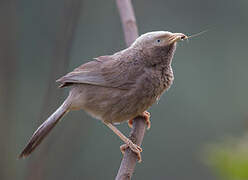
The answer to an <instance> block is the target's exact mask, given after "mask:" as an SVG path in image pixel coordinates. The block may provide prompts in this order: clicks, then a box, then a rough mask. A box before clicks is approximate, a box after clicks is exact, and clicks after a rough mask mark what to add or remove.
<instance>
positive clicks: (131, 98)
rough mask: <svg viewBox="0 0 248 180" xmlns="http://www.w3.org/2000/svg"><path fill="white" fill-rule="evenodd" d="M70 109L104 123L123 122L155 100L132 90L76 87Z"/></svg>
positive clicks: (87, 86)
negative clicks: (83, 111) (78, 110)
mask: <svg viewBox="0 0 248 180" xmlns="http://www.w3.org/2000/svg"><path fill="white" fill-rule="evenodd" d="M71 94H75V96H73V100H72V102H73V103H72V105H71V109H83V110H85V111H86V112H87V113H89V114H90V115H92V116H93V117H95V118H97V119H100V120H103V121H106V122H113V123H115V122H123V121H127V120H129V119H132V118H134V117H136V116H137V115H139V114H141V113H142V112H144V111H145V110H146V109H147V108H148V107H149V106H150V105H151V104H152V103H154V102H155V101H156V98H151V97H150V96H147V95H145V94H143V93H141V92H138V94H137V92H135V91H134V90H120V89H116V88H105V87H100V86H91V85H77V86H75V87H74V88H73V89H72V93H71Z"/></svg>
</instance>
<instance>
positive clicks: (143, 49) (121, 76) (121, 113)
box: [20, 31, 187, 157]
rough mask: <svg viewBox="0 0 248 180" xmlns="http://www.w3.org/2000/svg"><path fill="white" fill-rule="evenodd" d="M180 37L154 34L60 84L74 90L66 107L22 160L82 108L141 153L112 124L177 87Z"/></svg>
mask: <svg viewBox="0 0 248 180" xmlns="http://www.w3.org/2000/svg"><path fill="white" fill-rule="evenodd" d="M186 38H187V36H185V35H184V34H181V33H170V32H167V31H157V32H150V33H146V34H144V35H142V36H140V37H139V38H138V39H137V40H136V41H135V42H134V43H133V44H132V45H131V46H130V47H129V48H127V49H124V50H122V51H120V52H117V53H115V54H113V55H110V56H100V57H98V58H95V59H94V60H93V61H90V62H88V63H86V64H83V65H81V66H79V67H78V68H76V69H74V71H72V72H70V73H68V74H67V75H65V76H63V77H62V78H60V79H58V80H57V81H58V82H60V83H61V86H60V87H67V86H69V87H71V91H70V94H69V96H68V98H67V99H66V101H65V102H64V103H63V105H62V106H61V107H60V108H59V109H58V110H57V111H56V112H55V113H54V114H53V115H52V116H51V117H49V118H48V120H47V121H45V122H44V123H43V124H42V125H41V126H40V127H39V128H38V130H37V131H36V132H35V133H34V135H33V136H32V138H31V140H30V142H29V144H28V145H27V146H26V148H25V149H24V150H23V152H22V153H21V154H20V157H25V156H27V155H29V154H30V153H31V152H32V151H33V150H34V148H35V147H36V146H37V145H39V144H40V142H41V140H42V139H43V138H44V137H45V136H46V135H47V134H48V133H49V132H50V130H51V129H52V128H53V127H54V125H55V124H56V123H57V122H58V119H60V118H61V117H62V116H63V115H64V114H65V112H67V111H69V110H79V109H83V110H85V111H86V112H88V113H89V114H91V115H92V116H93V117H96V118H97V119H100V120H102V121H103V122H104V123H105V124H106V125H107V126H109V127H110V128H111V129H112V130H113V131H114V132H115V133H116V134H117V135H118V136H120V138H121V139H122V140H123V141H124V142H125V143H126V144H127V145H128V146H129V147H130V148H131V149H132V150H133V151H135V152H136V151H137V152H136V153H137V154H138V153H139V152H140V151H141V148H139V147H138V146H137V145H135V144H132V142H130V140H128V139H125V138H126V137H123V136H124V135H123V134H121V133H120V132H119V131H118V130H117V129H116V128H115V127H113V125H112V123H116V122H124V121H127V120H130V119H132V118H134V117H136V116H138V115H142V114H143V113H144V112H145V111H146V110H147V109H148V108H149V107H150V106H151V105H152V104H153V103H154V102H155V101H156V100H158V99H159V97H160V96H161V94H162V93H163V92H164V91H165V90H167V89H168V88H169V87H170V85H171V84H172V82H173V78H174V77H173V72H172V68H171V61H172V58H173V55H174V52H175V49H176V42H177V41H178V40H180V39H186Z"/></svg>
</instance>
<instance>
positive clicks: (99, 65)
mask: <svg viewBox="0 0 248 180" xmlns="http://www.w3.org/2000/svg"><path fill="white" fill-rule="evenodd" d="M130 65H131V68H130ZM127 72H128V73H127ZM141 74H142V69H141V68H140V67H139V66H135V65H133V66H132V61H123V60H119V59H114V57H113V56H100V57H98V58H96V59H95V60H93V61H90V62H88V63H85V64H83V65H81V66H79V67H78V68H76V69H74V70H73V71H72V72H70V73H68V74H66V75H65V76H63V77H61V78H60V79H58V80H57V82H60V83H62V85H61V86H60V87H65V86H69V85H72V84H90V85H95V86H103V87H109V88H119V89H129V88H131V87H132V86H134V85H135V82H136V79H137V77H138V76H140V75H141Z"/></svg>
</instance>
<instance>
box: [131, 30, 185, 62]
mask: <svg viewBox="0 0 248 180" xmlns="http://www.w3.org/2000/svg"><path fill="white" fill-rule="evenodd" d="M187 38H188V37H187V36H186V35H184V34H182V33H171V32H168V31H154V32H148V33H146V34H143V35H141V36H140V37H138V38H137V39H136V40H135V42H134V43H133V44H132V45H131V47H132V48H135V49H139V50H141V51H142V52H143V53H144V54H145V55H147V56H150V57H151V58H152V59H153V61H158V60H159V59H160V60H162V59H164V60H165V59H167V60H169V61H170V60H171V59H172V57H173V54H174V51H175V49H176V43H177V42H178V41H180V40H184V39H187ZM161 58H162V59H161ZM154 63H155V62H154Z"/></svg>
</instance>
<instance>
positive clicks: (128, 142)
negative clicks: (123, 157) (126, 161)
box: [104, 122, 142, 162]
mask: <svg viewBox="0 0 248 180" xmlns="http://www.w3.org/2000/svg"><path fill="white" fill-rule="evenodd" d="M104 124H106V125H107V126H108V127H109V128H110V129H111V130H112V131H113V132H114V133H115V134H116V135H117V136H119V137H120V138H121V140H122V141H124V143H125V144H124V145H122V146H120V149H121V152H122V153H124V151H125V150H126V149H127V148H128V147H129V148H130V149H131V150H132V151H133V152H134V153H135V154H136V155H137V158H138V161H139V162H141V155H140V153H141V152H142V148H141V147H139V146H138V145H137V144H134V143H133V142H132V141H131V140H130V139H128V138H127V137H126V136H125V135H124V134H122V133H121V132H120V131H119V130H118V129H117V128H116V127H115V126H114V125H113V124H111V123H107V122H104Z"/></svg>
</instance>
